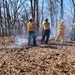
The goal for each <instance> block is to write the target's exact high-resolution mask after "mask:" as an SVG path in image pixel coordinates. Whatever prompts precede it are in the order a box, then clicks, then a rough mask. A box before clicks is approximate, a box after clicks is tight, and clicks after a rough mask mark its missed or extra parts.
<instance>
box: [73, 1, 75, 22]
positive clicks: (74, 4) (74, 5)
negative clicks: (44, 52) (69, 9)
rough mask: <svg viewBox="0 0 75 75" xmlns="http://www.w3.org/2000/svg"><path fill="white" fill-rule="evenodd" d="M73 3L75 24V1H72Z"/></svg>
mask: <svg viewBox="0 0 75 75" xmlns="http://www.w3.org/2000/svg"><path fill="white" fill-rule="evenodd" d="M72 2H73V7H74V19H73V22H75V1H74V0H72Z"/></svg>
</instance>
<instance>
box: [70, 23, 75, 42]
mask: <svg viewBox="0 0 75 75" xmlns="http://www.w3.org/2000/svg"><path fill="white" fill-rule="evenodd" d="M71 40H73V41H74V40H75V23H73V25H72V36H71Z"/></svg>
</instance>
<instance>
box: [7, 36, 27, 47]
mask: <svg viewBox="0 0 75 75" xmlns="http://www.w3.org/2000/svg"><path fill="white" fill-rule="evenodd" d="M27 42H28V39H27V37H25V36H24V35H22V36H20V35H17V36H16V37H15V43H13V44H11V45H10V46H8V47H7V48H19V47H22V46H26V45H27Z"/></svg>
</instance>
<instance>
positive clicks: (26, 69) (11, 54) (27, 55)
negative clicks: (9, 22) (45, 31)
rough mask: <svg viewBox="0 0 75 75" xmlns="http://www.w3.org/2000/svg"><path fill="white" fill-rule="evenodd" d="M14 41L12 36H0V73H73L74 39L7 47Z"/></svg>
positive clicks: (21, 74)
mask: <svg viewBox="0 0 75 75" xmlns="http://www.w3.org/2000/svg"><path fill="white" fill-rule="evenodd" d="M14 42H15V40H14V38H13V37H4V38H0V75H75V42H74V41H65V43H64V44H63V45H62V44H61V43H59V42H58V43H56V42H55V41H54V40H50V41H49V44H48V45H41V44H40V42H38V46H37V47H30V48H29V49H26V47H25V46H24V45H23V47H18V48H7V46H9V45H11V44H14Z"/></svg>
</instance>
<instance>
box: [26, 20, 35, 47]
mask: <svg viewBox="0 0 75 75" xmlns="http://www.w3.org/2000/svg"><path fill="white" fill-rule="evenodd" d="M27 30H28V47H29V46H30V45H31V40H32V39H33V46H36V36H35V30H36V23H34V22H33V20H32V19H29V23H28V24H27Z"/></svg>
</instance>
